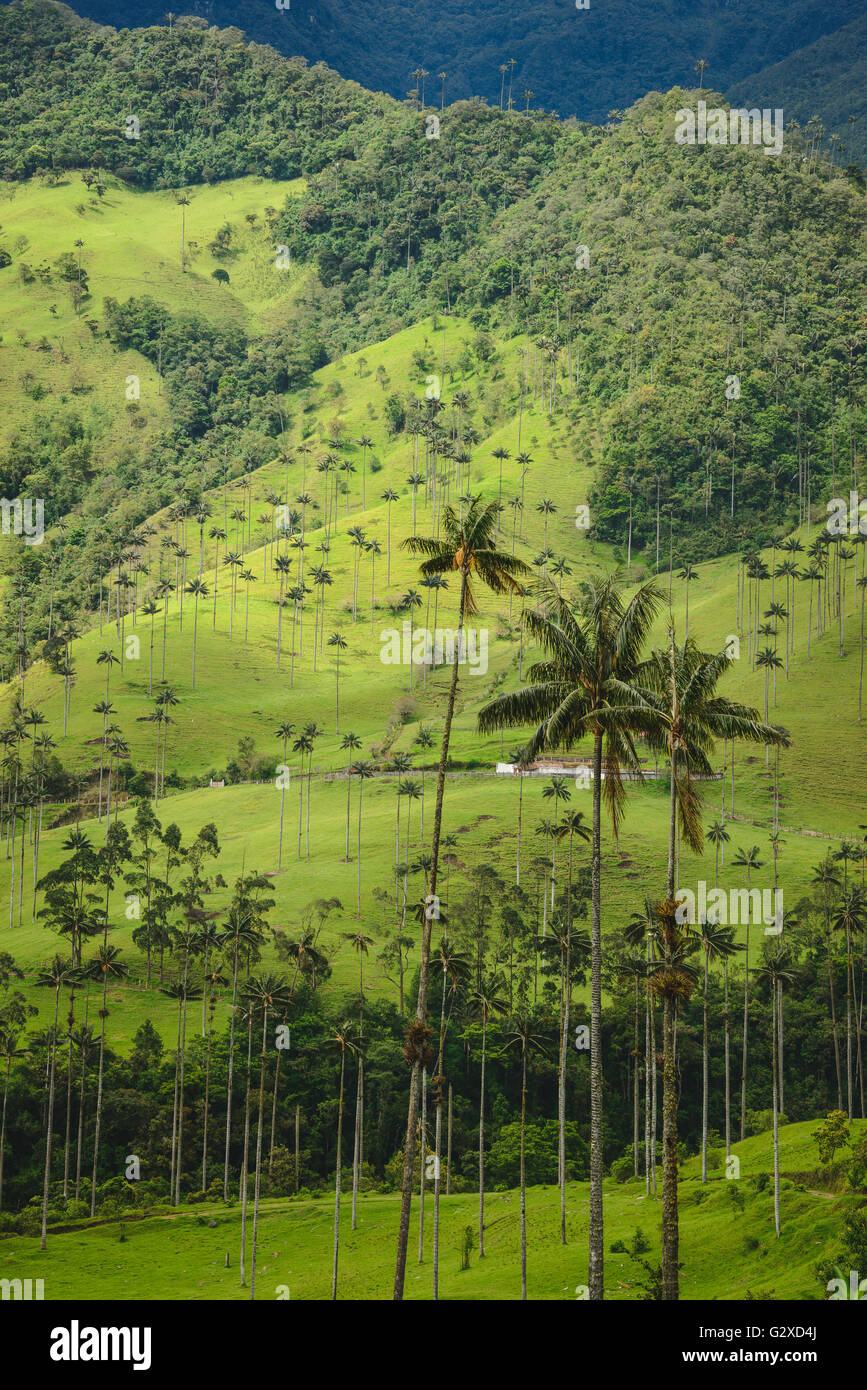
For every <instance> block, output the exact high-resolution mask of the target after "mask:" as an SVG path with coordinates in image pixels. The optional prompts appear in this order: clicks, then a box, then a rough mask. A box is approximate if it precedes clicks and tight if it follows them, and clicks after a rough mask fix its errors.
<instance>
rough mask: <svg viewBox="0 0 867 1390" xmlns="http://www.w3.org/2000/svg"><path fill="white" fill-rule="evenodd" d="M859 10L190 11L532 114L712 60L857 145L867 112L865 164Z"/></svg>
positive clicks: (657, 87)
mask: <svg viewBox="0 0 867 1390" xmlns="http://www.w3.org/2000/svg"><path fill="white" fill-rule="evenodd" d="M61 8H63V7H61ZM79 9H80V13H81V14H83V15H88V16H89V17H90V18H91V19H92V20H95V21H97V22H98V23H99V24H104V25H113V26H114V27H115V28H118V29H120V28H123V27H124V26H127V25H129V24H130V22H131V20H130V15H129V12H128V10H127V9H126V8H125V6H124V5H123V3H122V0H86V3H85V4H83V5H82V6H80V7H79ZM860 10H861V6H860V5H859V3H858V0H825V3H824V4H822V5H815V4H812V3H810V0H768V2H767V3H765V4H763V5H761V6H760V7H758V8H756V7H755V6H753V5H749V4H748V3H747V2H746V0H697V3H694V4H691V5H689V6H686V7H685V6H683V5H678V4H676V3H675V0H659V2H658V3H656V4H652V5H649V4H647V3H646V0H587V3H584V4H582V5H581V6H579V5H578V4H577V3H573V0H568V3H564V0H531V2H530V3H522V4H517V3H513V4H511V5H509V4H507V5H505V6H504V5H503V4H502V3H501V0H475V3H473V5H471V6H470V5H467V4H466V3H465V0H442V3H440V4H437V5H436V6H435V7H433V8H432V7H431V6H430V5H429V4H426V3H422V0H406V2H405V3H401V4H397V3H395V0H341V3H340V4H337V3H336V0H319V3H317V4H316V5H315V7H312V6H310V5H304V4H302V3H301V0H297V3H296V4H295V5H294V6H293V5H292V4H291V3H287V4H285V5H283V6H282V7H280V6H275V5H274V4H273V3H269V0H247V3H246V4H244V5H243V6H239V5H238V4H237V3H235V0H193V3H192V4H191V5H190V7H189V12H188V13H189V15H190V16H193V17H195V18H196V19H197V20H198V22H199V23H200V24H201V25H203V26H204V25H218V26H219V27H220V28H223V29H231V28H232V27H233V26H239V27H240V28H241V29H243V30H244V31H245V33H246V34H248V35H249V37H250V38H251V39H253V40H255V41H256V42H258V43H267V44H270V45H271V46H272V47H273V48H276V49H277V50H278V51H279V52H281V53H284V54H285V55H286V56H287V57H291V56H293V55H298V56H300V57H304V58H307V59H308V60H309V61H310V62H316V61H321V62H324V63H327V64H328V65H329V67H332V68H335V69H336V70H337V71H338V72H339V73H340V74H341V76H342V77H347V78H352V79H353V80H354V81H356V82H359V83H361V84H362V85H363V86H364V87H367V88H369V89H371V90H373V91H383V92H388V93H389V94H390V95H391V96H393V97H396V98H398V99H399V100H400V99H402V98H403V97H405V96H406V95H407V93H408V91H410V90H411V89H412V87H413V79H412V78H411V76H410V74H411V73H413V72H414V70H415V69H427V70H428V73H427V75H428V77H429V85H430V86H431V87H433V88H434V89H435V90H437V91H439V77H440V74H441V73H442V72H443V71H444V72H445V74H446V80H447V88H446V91H447V100H448V101H449V102H452V101H457V100H467V99H470V98H472V97H476V96H478V97H481V98H482V99H483V100H485V101H487V102H488V103H490V104H491V105H496V104H499V105H503V104H505V103H506V102H507V101H512V102H513V103H514V105H515V106H516V107H517V109H519V110H520V109H523V106H524V94H525V93H526V92H527V91H532V97H533V99H534V100H535V103H536V105H537V106H541V107H544V108H546V109H548V110H552V111H554V110H556V111H559V112H560V113H561V115H562V116H564V117H568V116H578V117H579V118H580V119H583V120H589V121H594V122H601V121H603V120H605V119H606V117H607V116H608V113H609V111H610V110H611V109H612V108H614V107H623V106H628V105H629V104H630V103H632V102H633V101H635V100H636V99H637V98H638V97H641V96H643V95H644V94H645V93H646V92H651V91H665V90H667V89H668V88H669V87H675V86H680V87H682V86H688V85H689V84H690V82H691V78H692V73H693V70H694V68H695V64H696V61H697V60H699V59H702V60H704V62H705V63H707V64H708V65H709V75H710V80H711V83H712V85H713V86H714V87H716V88H717V89H719V90H720V91H725V92H728V89H729V88H730V87H735V86H736V84H739V83H743V84H744V86H745V88H746V90H745V91H744V92H743V93H742V94H741V95H739V96H738V100H744V101H745V102H746V105H747V106H756V105H758V106H767V105H769V104H772V103H771V98H772V96H773V94H774V92H775V90H776V91H777V93H779V91H781V90H782V91H784V92H785V97H786V100H785V103H784V105H785V107H786V117H787V119H790V118H792V117H795V118H797V119H798V120H799V121H801V122H802V123H804V122H806V121H807V120H809V119H810V118H811V117H817V118H819V119H821V120H822V121H823V122H824V124H825V126H826V127H827V129H828V131H829V132H831V131H834V132H836V134H837V135H838V136H840V137H841V138H848V139H850V140H851V139H852V138H853V132H852V131H851V130H850V129H849V127H848V119H849V116H850V115H852V114H854V115H856V116H858V117H859V125H858V127H857V129H856V130H855V131H854V141H855V146H854V148H855V150H856V151H857V153H858V155H859V156H860V157H862V158H863V156H864V153H865V149H867V145H865V140H867V134H865V132H864V130H863V129H861V124H862V122H861V120H860V118H861V117H862V116H863V114H864V82H863V64H864V58H865V48H864V28H863V15H861V14H860V13H859V11H860ZM183 13H184V12H183V11H182V14H183ZM172 22H173V21H172V19H171V18H168V17H167V16H166V13H165V11H164V10H163V7H162V4H161V3H157V2H156V0H145V3H144V4H141V5H137V6H136V10H135V16H134V23H135V25H137V26H138V25H145V26H146V25H153V24H168V23H172ZM778 67H779V69H780V70H779V72H778V71H777V68H778ZM504 69H505V70H506V71H505V83H504V81H503V75H504ZM784 74H785V82H782V79H783V76H784ZM781 82H782V85H781ZM774 104H780V103H779V101H777V102H775V103H774Z"/></svg>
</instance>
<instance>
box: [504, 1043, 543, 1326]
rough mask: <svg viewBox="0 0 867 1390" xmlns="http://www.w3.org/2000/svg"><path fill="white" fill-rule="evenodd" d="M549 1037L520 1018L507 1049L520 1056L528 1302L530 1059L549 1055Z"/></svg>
mask: <svg viewBox="0 0 867 1390" xmlns="http://www.w3.org/2000/svg"><path fill="white" fill-rule="evenodd" d="M546 1043H547V1040H546V1039H545V1037H544V1036H543V1035H542V1034H541V1033H538V1032H537V1031H536V1029H535V1025H534V1023H533V1022H532V1020H531V1019H529V1018H524V1019H521V1020H520V1021H519V1022H518V1024H517V1027H516V1028H515V1030H514V1032H513V1033H511V1034H510V1035H509V1040H508V1042H507V1043H506V1048H507V1050H508V1049H512V1050H513V1051H515V1052H517V1053H518V1055H519V1056H520V1058H521V1301H522V1302H523V1303H525V1302H526V1301H527V1170H526V1164H525V1147H526V1133H527V1062H528V1060H529V1058H530V1057H531V1056H533V1055H534V1054H535V1055H537V1056H540V1057H547V1055H548V1049H547V1046H546Z"/></svg>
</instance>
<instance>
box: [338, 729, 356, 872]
mask: <svg viewBox="0 0 867 1390" xmlns="http://www.w3.org/2000/svg"><path fill="white" fill-rule="evenodd" d="M340 747H341V748H345V749H348V750H349V754H350V757H349V760H348V762H347V764H346V845H345V848H344V851H343V862H344V864H348V863H349V810H350V798H351V793H352V753H353V752H354V751H355V749H356V748H360V747H361V739H360V738H359V737H358V736H357V734H351V733H350V734H344V735H343V738H342V740H341V743H340Z"/></svg>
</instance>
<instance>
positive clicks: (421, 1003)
mask: <svg viewBox="0 0 867 1390" xmlns="http://www.w3.org/2000/svg"><path fill="white" fill-rule="evenodd" d="M466 597H467V576H466V574H465V573H463V572H462V573H461V594H460V603H459V609H458V630H457V640H456V642H455V656H454V663H453V665H452V679H451V686H450V688H449V699H448V705H447V707H446V718H445V726H444V729H443V740H442V746H441V748H440V762H439V770H438V773H437V793H436V805H435V808H434V828H433V843H432V846H431V861H432V862H431V878H430V891H431V893H432V894H434V895H435V894H436V887H437V874H438V870H439V852H440V835H441V832H442V815H443V795H444V792H445V782H446V764H447V762H448V756H449V740H450V738H451V729H452V719H453V717H454V711H455V700H456V698H457V689H458V657H459V654H460V648H461V637H462V633H463V627H464V610H465V607H466ZM432 929H433V920H432V919H428V917H427V916H425V919H424V923H423V926H422V940H421V961H420V965H419V982H418V1002H417V1005H416V1024H417V1025H421V1026H422V1027H424V1024H425V1019H426V1017H427V990H428V974H429V970H430V943H431V932H432ZM420 1031H421V1030H419V1032H420ZM421 1048H423V1043H420V1047H419V1048H417V1049H416V1056H415V1058H414V1060H413V1064H412V1076H411V1079H410V1091H409V1108H408V1113H407V1125H406V1144H405V1147H404V1155H403V1178H402V1184H401V1194H400V1225H399V1228H398V1238H397V1261H396V1267H395V1274H394V1293H393V1298H394V1300H395V1301H396V1302H399V1301H400V1300H402V1298H403V1286H404V1280H405V1277H406V1252H407V1245H408V1243H409V1217H410V1209H411V1206H412V1174H413V1164H414V1161H415V1127H416V1122H417V1118H418V1102H419V1092H420V1089H421V1084H420V1083H421V1077H420V1072H421V1058H420V1055H419V1052H420V1050H421ZM600 1176H601V1173H600ZM600 1199H601V1187H600Z"/></svg>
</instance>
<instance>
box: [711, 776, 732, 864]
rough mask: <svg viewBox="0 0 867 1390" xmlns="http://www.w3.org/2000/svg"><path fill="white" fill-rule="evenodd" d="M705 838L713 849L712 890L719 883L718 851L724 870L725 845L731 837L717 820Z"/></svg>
mask: <svg viewBox="0 0 867 1390" xmlns="http://www.w3.org/2000/svg"><path fill="white" fill-rule="evenodd" d="M723 796H725V789H723ZM707 838H708V839H709V840H710V842H711V844H712V845H713V848H714V861H713V886H714V888H716V886H717V884H718V882H719V855H720V850H722V856H723V860H722V862H723V868H725V862H726V845H727V844H728V842H729V840H730V839H731V835H730V834H729V832H728V831H727V830H726V828H725V826H724V825H720V823H719V821H718V820H715V821H714V823H713V825H711V826H709V827H708V831H707Z"/></svg>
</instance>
